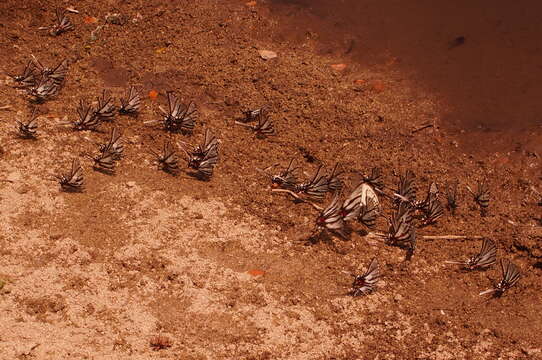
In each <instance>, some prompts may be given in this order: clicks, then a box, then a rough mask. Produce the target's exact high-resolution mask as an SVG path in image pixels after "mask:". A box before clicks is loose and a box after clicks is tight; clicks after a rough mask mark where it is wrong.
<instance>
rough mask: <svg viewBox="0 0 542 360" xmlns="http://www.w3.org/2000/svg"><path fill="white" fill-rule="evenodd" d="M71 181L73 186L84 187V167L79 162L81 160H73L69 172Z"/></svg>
mask: <svg viewBox="0 0 542 360" xmlns="http://www.w3.org/2000/svg"><path fill="white" fill-rule="evenodd" d="M69 183H70V185H71V186H72V187H77V188H79V187H82V186H83V184H84V180H83V168H82V167H81V165H80V164H79V160H77V159H73V160H72V168H71V171H70V174H69Z"/></svg>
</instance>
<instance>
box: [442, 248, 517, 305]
mask: <svg viewBox="0 0 542 360" xmlns="http://www.w3.org/2000/svg"><path fill="white" fill-rule="evenodd" d="M495 262H497V247H496V246H495V243H494V242H493V241H491V240H489V239H484V241H483V242H482V248H481V249H480V251H479V252H478V253H477V254H475V255H474V256H472V257H471V258H469V259H467V260H464V261H446V263H448V264H457V265H462V266H463V267H464V268H465V269H466V270H471V271H472V270H485V269H488V268H489V267H490V266H491V265H493V264H495ZM500 265H501V271H502V278H501V281H500V282H499V283H497V285H496V286H495V287H494V288H492V289H489V290H485V291H482V292H481V293H480V295H485V294H489V293H494V294H495V295H496V296H501V295H502V294H503V293H504V292H505V291H506V290H508V289H510V288H511V287H512V286H514V284H516V283H517V282H518V280H519V278H520V272H519V269H518V267H517V266H516V265H515V264H513V263H512V262H511V261H505V260H502V259H501V261H500Z"/></svg>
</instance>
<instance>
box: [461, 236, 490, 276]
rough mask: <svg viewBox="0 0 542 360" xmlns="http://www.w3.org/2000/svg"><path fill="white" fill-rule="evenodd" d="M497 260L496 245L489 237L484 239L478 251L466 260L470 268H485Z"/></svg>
mask: <svg viewBox="0 0 542 360" xmlns="http://www.w3.org/2000/svg"><path fill="white" fill-rule="evenodd" d="M495 262H497V247H496V246H495V243H494V242H493V241H491V240H490V239H484V241H483V243H482V248H481V249H480V252H479V253H478V254H476V255H474V256H473V257H472V258H470V259H469V260H468V261H467V267H468V268H469V269H471V270H473V269H479V268H486V267H489V266H491V265H493V264H494V263H495Z"/></svg>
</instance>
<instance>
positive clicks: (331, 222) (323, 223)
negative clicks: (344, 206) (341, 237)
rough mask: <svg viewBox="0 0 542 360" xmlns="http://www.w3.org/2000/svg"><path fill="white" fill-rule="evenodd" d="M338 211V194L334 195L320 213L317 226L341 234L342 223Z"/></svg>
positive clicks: (339, 208) (339, 207)
mask: <svg viewBox="0 0 542 360" xmlns="http://www.w3.org/2000/svg"><path fill="white" fill-rule="evenodd" d="M340 210H341V204H340V201H339V194H338V193H335V195H334V196H333V200H332V201H331V203H330V204H329V205H328V206H327V207H326V208H325V209H324V210H322V212H321V213H320V216H319V217H318V219H317V225H318V226H320V227H324V228H326V229H328V230H333V231H337V232H341V230H343V229H344V222H343V218H342V216H341V211H340Z"/></svg>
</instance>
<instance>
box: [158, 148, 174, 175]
mask: <svg viewBox="0 0 542 360" xmlns="http://www.w3.org/2000/svg"><path fill="white" fill-rule="evenodd" d="M158 162H159V163H160V164H161V166H162V169H164V170H165V171H167V172H172V173H173V172H176V171H178V170H179V164H178V159H177V155H176V153H175V149H173V146H172V145H171V143H170V142H169V141H166V142H164V148H163V150H162V154H161V156H160V157H159V158H158Z"/></svg>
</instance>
